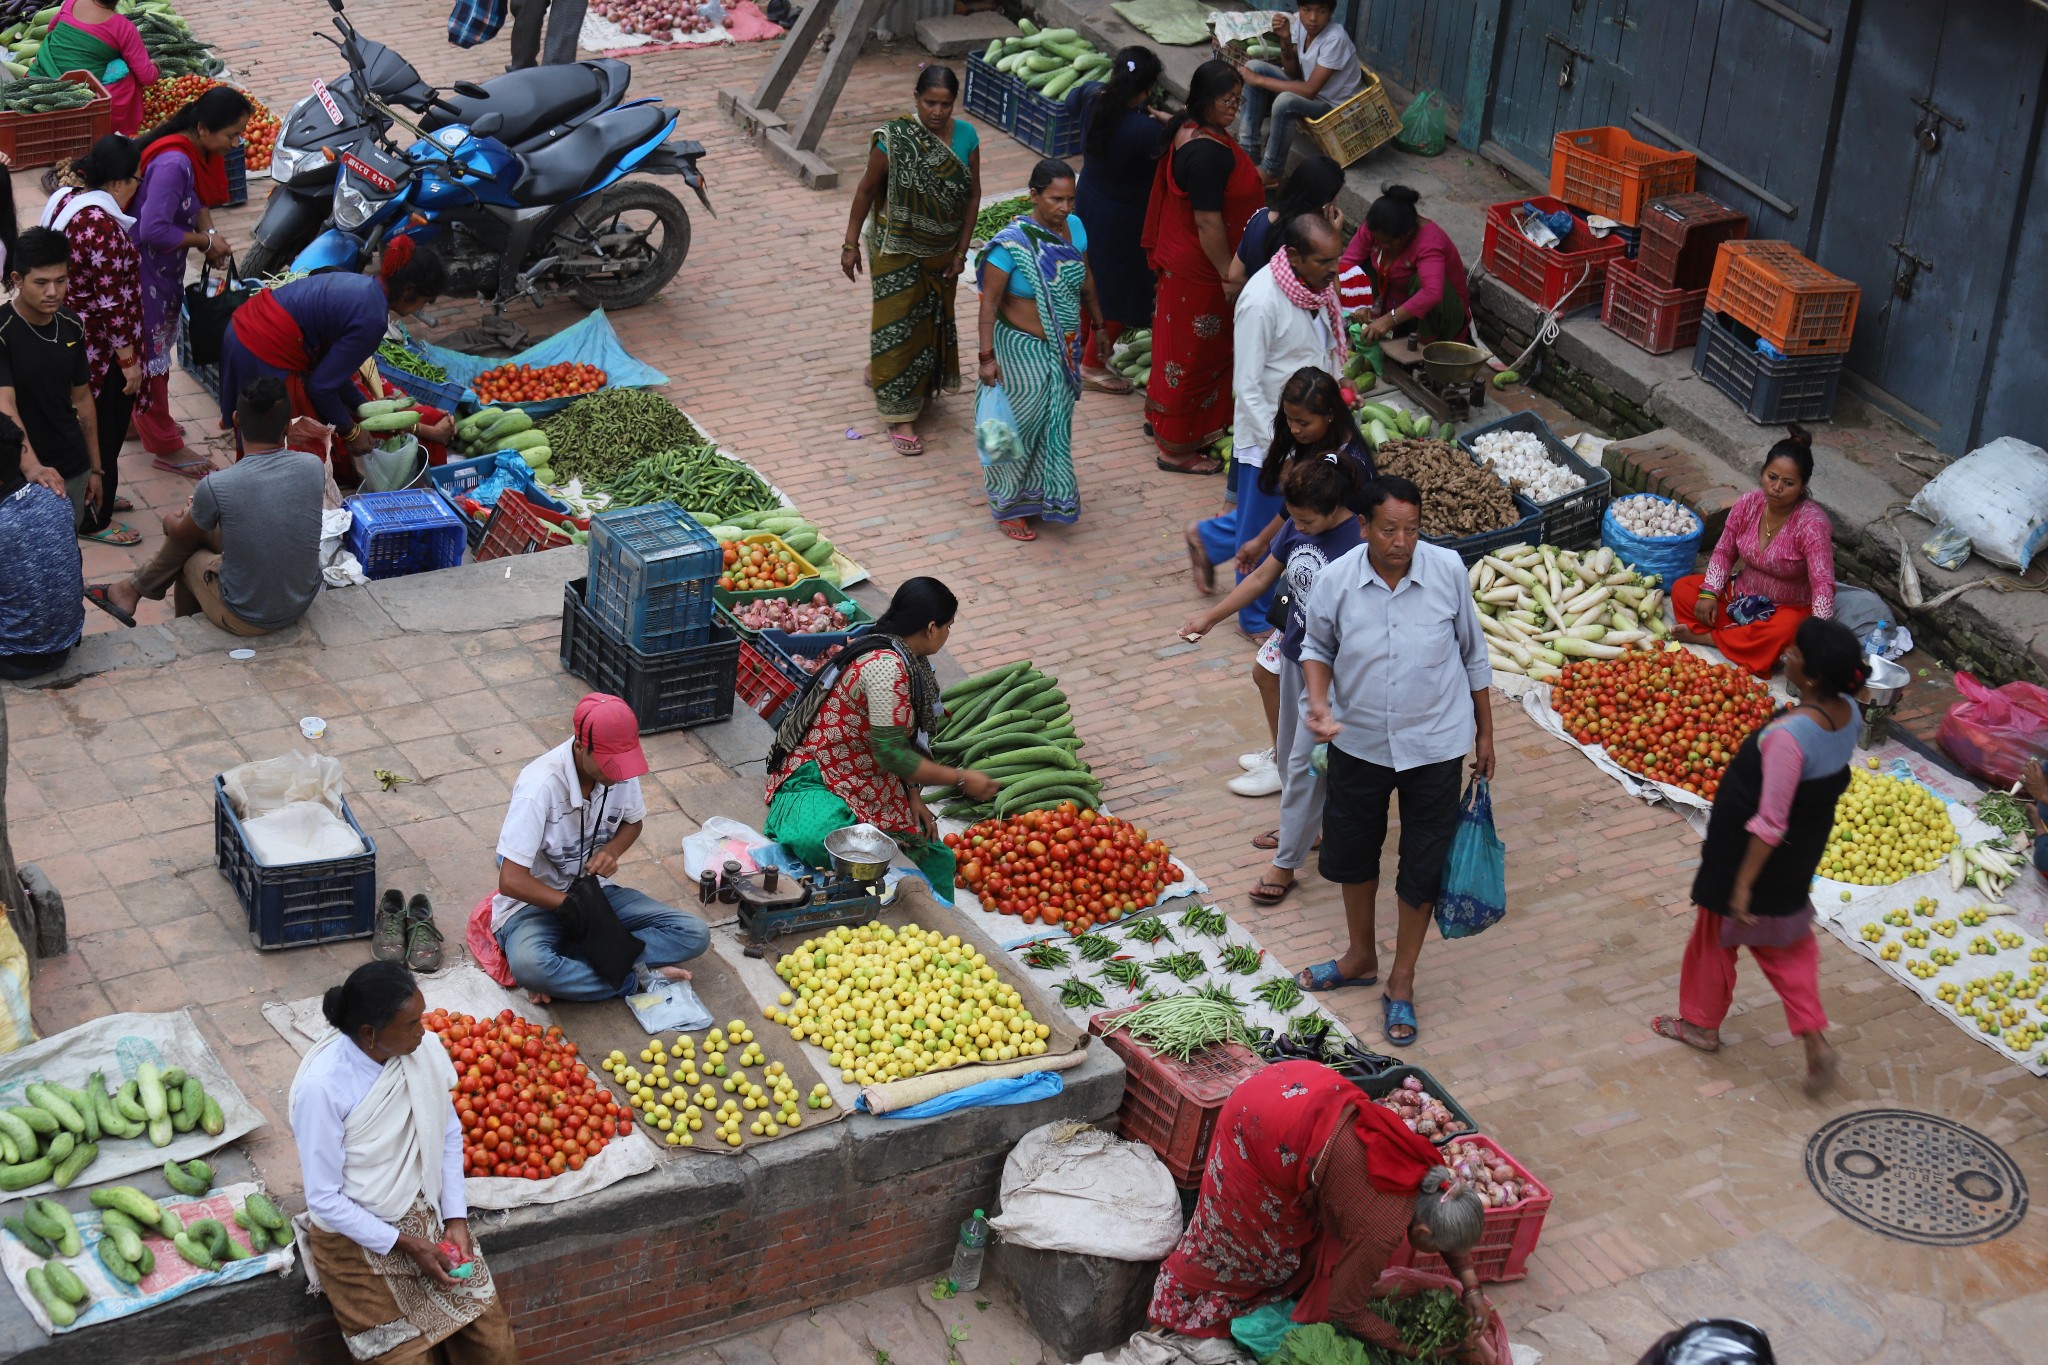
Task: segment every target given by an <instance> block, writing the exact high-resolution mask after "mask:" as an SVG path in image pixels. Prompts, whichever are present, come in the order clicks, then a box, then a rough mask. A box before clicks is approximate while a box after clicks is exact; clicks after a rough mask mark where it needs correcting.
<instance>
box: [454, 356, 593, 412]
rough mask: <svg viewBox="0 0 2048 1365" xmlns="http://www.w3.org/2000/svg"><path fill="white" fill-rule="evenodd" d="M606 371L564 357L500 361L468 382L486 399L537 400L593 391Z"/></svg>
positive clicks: (512, 401) (520, 401)
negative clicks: (545, 361) (536, 363)
mask: <svg viewBox="0 0 2048 1365" xmlns="http://www.w3.org/2000/svg"><path fill="white" fill-rule="evenodd" d="M608 378H610V376H609V375H607V374H605V372H604V371H603V370H601V369H599V368H598V367H597V366H595V365H584V364H581V363H572V362H569V361H564V362H562V363H561V364H559V365H540V366H533V365H500V366H499V367H498V368H497V369H495V370H485V371H484V372H483V373H482V374H480V375H478V376H477V377H476V378H475V379H474V380H473V381H471V383H470V387H471V388H473V389H475V390H476V396H477V397H478V398H481V399H483V400H484V401H485V402H486V403H538V402H541V401H543V400H545V399H549V398H573V397H575V396H576V395H577V394H579V393H596V392H597V391H598V390H599V389H601V388H603V387H604V386H605V381H606V380H607V379H608Z"/></svg>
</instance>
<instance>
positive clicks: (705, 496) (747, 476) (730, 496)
mask: <svg viewBox="0 0 2048 1365" xmlns="http://www.w3.org/2000/svg"><path fill="white" fill-rule="evenodd" d="M605 488H606V490H607V491H609V492H610V493H611V495H612V505H613V506H614V507H638V506H640V505H642V504H643V503H650V502H672V503H674V504H675V505H676V506H678V507H685V508H691V507H693V508H696V509H698V510H699V511H706V512H716V513H717V514H718V515H719V516H722V517H733V516H738V515H740V514H741V513H742V512H779V511H781V510H782V504H781V502H780V501H778V500H777V499H776V496H775V493H774V491H773V490H772V489H770V488H769V487H768V484H767V482H766V481H765V480H763V479H762V478H761V476H760V475H759V474H756V473H755V472H754V471H753V470H751V469H749V468H748V467H747V466H746V465H744V464H741V463H740V462H739V461H738V460H735V459H731V458H729V457H727V456H724V455H721V454H719V453H718V452H717V451H716V450H714V449H713V448H712V447H711V443H710V442H708V441H707V442H705V443H704V444H703V445H701V446H696V447H693V448H690V449H685V450H664V451H662V452H661V453H660V454H659V455H649V456H648V457H647V458H646V459H644V460H638V461H636V462H634V464H633V465H632V467H631V468H629V469H627V470H626V472H625V473H624V474H622V475H620V476H619V477H618V478H616V479H614V480H612V481H611V482H610V483H608V484H606V485H605Z"/></svg>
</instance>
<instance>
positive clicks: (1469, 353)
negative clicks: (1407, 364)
mask: <svg viewBox="0 0 2048 1365" xmlns="http://www.w3.org/2000/svg"><path fill="white" fill-rule="evenodd" d="M1422 368H1423V369H1425V370H1427V371H1428V372H1429V377H1430V379H1431V380H1432V381H1434V382H1435V383H1436V385H1437V387H1439V388H1454V387H1456V386H1457V385H1459V384H1469V383H1471V382H1472V381H1473V380H1475V379H1477V378H1478V377H1479V372H1480V371H1481V370H1483V369H1485V368H1486V352H1484V351H1482V350H1480V349H1479V348H1478V347H1477V346H1467V345H1466V344H1465V343H1464V342H1462V341H1432V342H1431V343H1430V344H1429V345H1427V346H1425V347H1423V348H1422Z"/></svg>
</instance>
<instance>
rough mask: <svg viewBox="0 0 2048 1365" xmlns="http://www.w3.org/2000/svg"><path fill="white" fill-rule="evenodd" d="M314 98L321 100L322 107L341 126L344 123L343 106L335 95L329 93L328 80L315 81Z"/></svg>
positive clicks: (337, 125)
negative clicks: (338, 102)
mask: <svg viewBox="0 0 2048 1365" xmlns="http://www.w3.org/2000/svg"><path fill="white" fill-rule="evenodd" d="M313 98H315V99H317V100H319V101H320V107H321V108H322V109H325V110H326V111H327V117H328V118H329V119H331V120H333V122H334V126H335V127H337V128H339V127H340V126H341V125H342V117H341V106H340V105H338V104H336V103H335V102H334V96H332V95H330V94H328V93H327V82H326V81H319V80H316V81H314V82H313Z"/></svg>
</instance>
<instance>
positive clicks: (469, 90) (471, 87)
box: [450, 81, 491, 100]
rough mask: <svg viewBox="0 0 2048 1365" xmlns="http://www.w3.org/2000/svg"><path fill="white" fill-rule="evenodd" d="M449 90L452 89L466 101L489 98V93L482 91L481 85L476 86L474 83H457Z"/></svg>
mask: <svg viewBox="0 0 2048 1365" xmlns="http://www.w3.org/2000/svg"><path fill="white" fill-rule="evenodd" d="M450 88H451V89H453V90H454V91H455V93H456V94H458V95H462V96H464V97H466V98H468V99H473V100H487V99H489V98H490V97H491V92H490V91H488V90H486V89H484V88H483V87H482V86H481V85H478V84H477V83H476V82H475V81H457V82H455V84H454V85H453V86H452V87H450Z"/></svg>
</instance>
